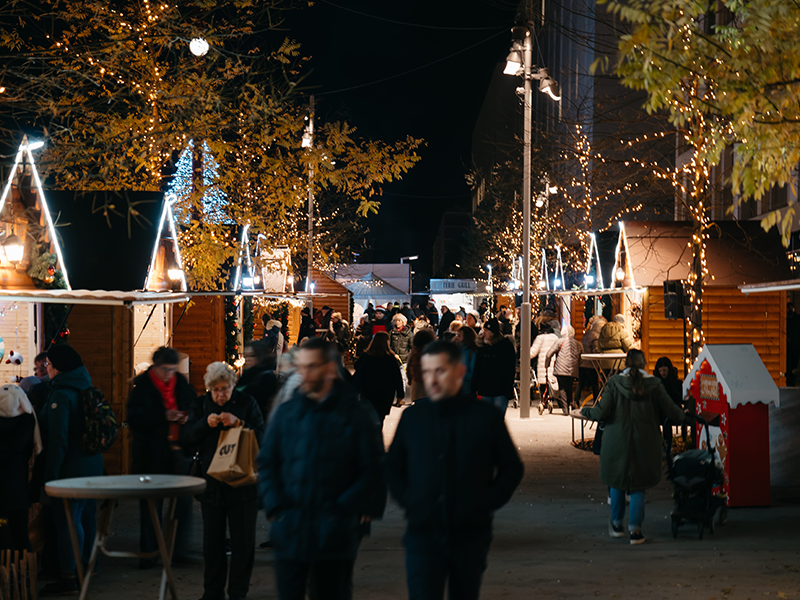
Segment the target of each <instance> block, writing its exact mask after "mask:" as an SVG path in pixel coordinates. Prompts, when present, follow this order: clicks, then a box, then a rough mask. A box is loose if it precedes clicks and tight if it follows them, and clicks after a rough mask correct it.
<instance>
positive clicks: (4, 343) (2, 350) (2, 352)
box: [0, 337, 6, 360]
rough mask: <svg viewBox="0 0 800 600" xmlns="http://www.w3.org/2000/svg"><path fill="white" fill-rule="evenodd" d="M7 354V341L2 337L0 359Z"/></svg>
mask: <svg viewBox="0 0 800 600" xmlns="http://www.w3.org/2000/svg"><path fill="white" fill-rule="evenodd" d="M5 355H6V341H5V340H4V339H3V338H1V337H0V360H3V358H4V357H5Z"/></svg>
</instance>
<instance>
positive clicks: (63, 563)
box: [52, 498, 97, 576]
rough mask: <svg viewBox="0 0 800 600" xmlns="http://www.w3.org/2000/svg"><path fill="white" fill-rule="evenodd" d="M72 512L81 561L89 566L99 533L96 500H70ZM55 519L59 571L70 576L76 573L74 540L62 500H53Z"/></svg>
mask: <svg viewBox="0 0 800 600" xmlns="http://www.w3.org/2000/svg"><path fill="white" fill-rule="evenodd" d="M69 505H70V511H71V512H72V520H73V522H74V523H75V533H76V534H77V537H78V548H80V549H81V555H82V556H81V557H80V559H81V561H83V564H84V565H86V564H89V556H90V555H91V552H92V547H93V546H94V537H95V533H96V532H97V521H96V519H95V501H94V500H85V499H84V500H70V502H69ZM52 507H53V518H54V520H55V522H56V530H57V532H58V536H57V549H58V570H59V571H60V573H61V574H62V575H69V576H72V574H73V573H74V572H75V568H76V566H75V554H74V552H73V551H72V538H71V537H70V535H69V525H68V524H67V513H66V511H65V510H64V502H63V501H62V500H61V498H54V499H53V504H52Z"/></svg>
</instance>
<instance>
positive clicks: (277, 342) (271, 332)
mask: <svg viewBox="0 0 800 600" xmlns="http://www.w3.org/2000/svg"><path fill="white" fill-rule="evenodd" d="M263 322H264V336H263V337H262V340H263V341H264V342H265V343H266V347H267V350H268V351H269V352H271V353H272V354H274V355H275V362H276V363H279V362H280V360H281V355H282V354H283V346H284V343H285V338H284V336H283V333H282V332H281V329H283V324H282V323H281V322H280V321H278V320H277V319H273V318H272V315H270V314H269V313H265V314H264V317H263Z"/></svg>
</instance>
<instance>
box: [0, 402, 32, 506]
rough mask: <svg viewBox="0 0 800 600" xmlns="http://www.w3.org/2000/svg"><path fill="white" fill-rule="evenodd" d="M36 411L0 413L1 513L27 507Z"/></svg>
mask: <svg viewBox="0 0 800 600" xmlns="http://www.w3.org/2000/svg"><path fill="white" fill-rule="evenodd" d="M35 425H36V420H35V419H34V418H33V415H20V416H18V417H10V418H7V417H0V482H2V486H3V491H2V493H0V515H2V514H4V513H5V512H6V511H9V510H27V509H28V507H29V506H30V498H29V496H28V461H29V460H30V459H31V456H33V429H34V427H35Z"/></svg>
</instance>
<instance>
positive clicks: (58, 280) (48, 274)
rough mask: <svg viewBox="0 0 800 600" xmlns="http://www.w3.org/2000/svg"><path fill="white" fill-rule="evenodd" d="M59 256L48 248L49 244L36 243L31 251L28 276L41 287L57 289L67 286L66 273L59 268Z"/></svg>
mask: <svg viewBox="0 0 800 600" xmlns="http://www.w3.org/2000/svg"><path fill="white" fill-rule="evenodd" d="M57 264H58V257H57V256H56V255H55V254H53V253H51V252H50V251H49V250H48V244H36V245H35V246H34V247H33V249H32V251H31V264H30V267H28V277H30V278H31V279H32V280H33V284H34V285H35V286H36V287H37V288H40V289H48V290H57V289H65V288H66V287H67V284H66V282H65V281H64V274H63V273H62V272H61V269H57V268H56V265H57Z"/></svg>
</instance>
